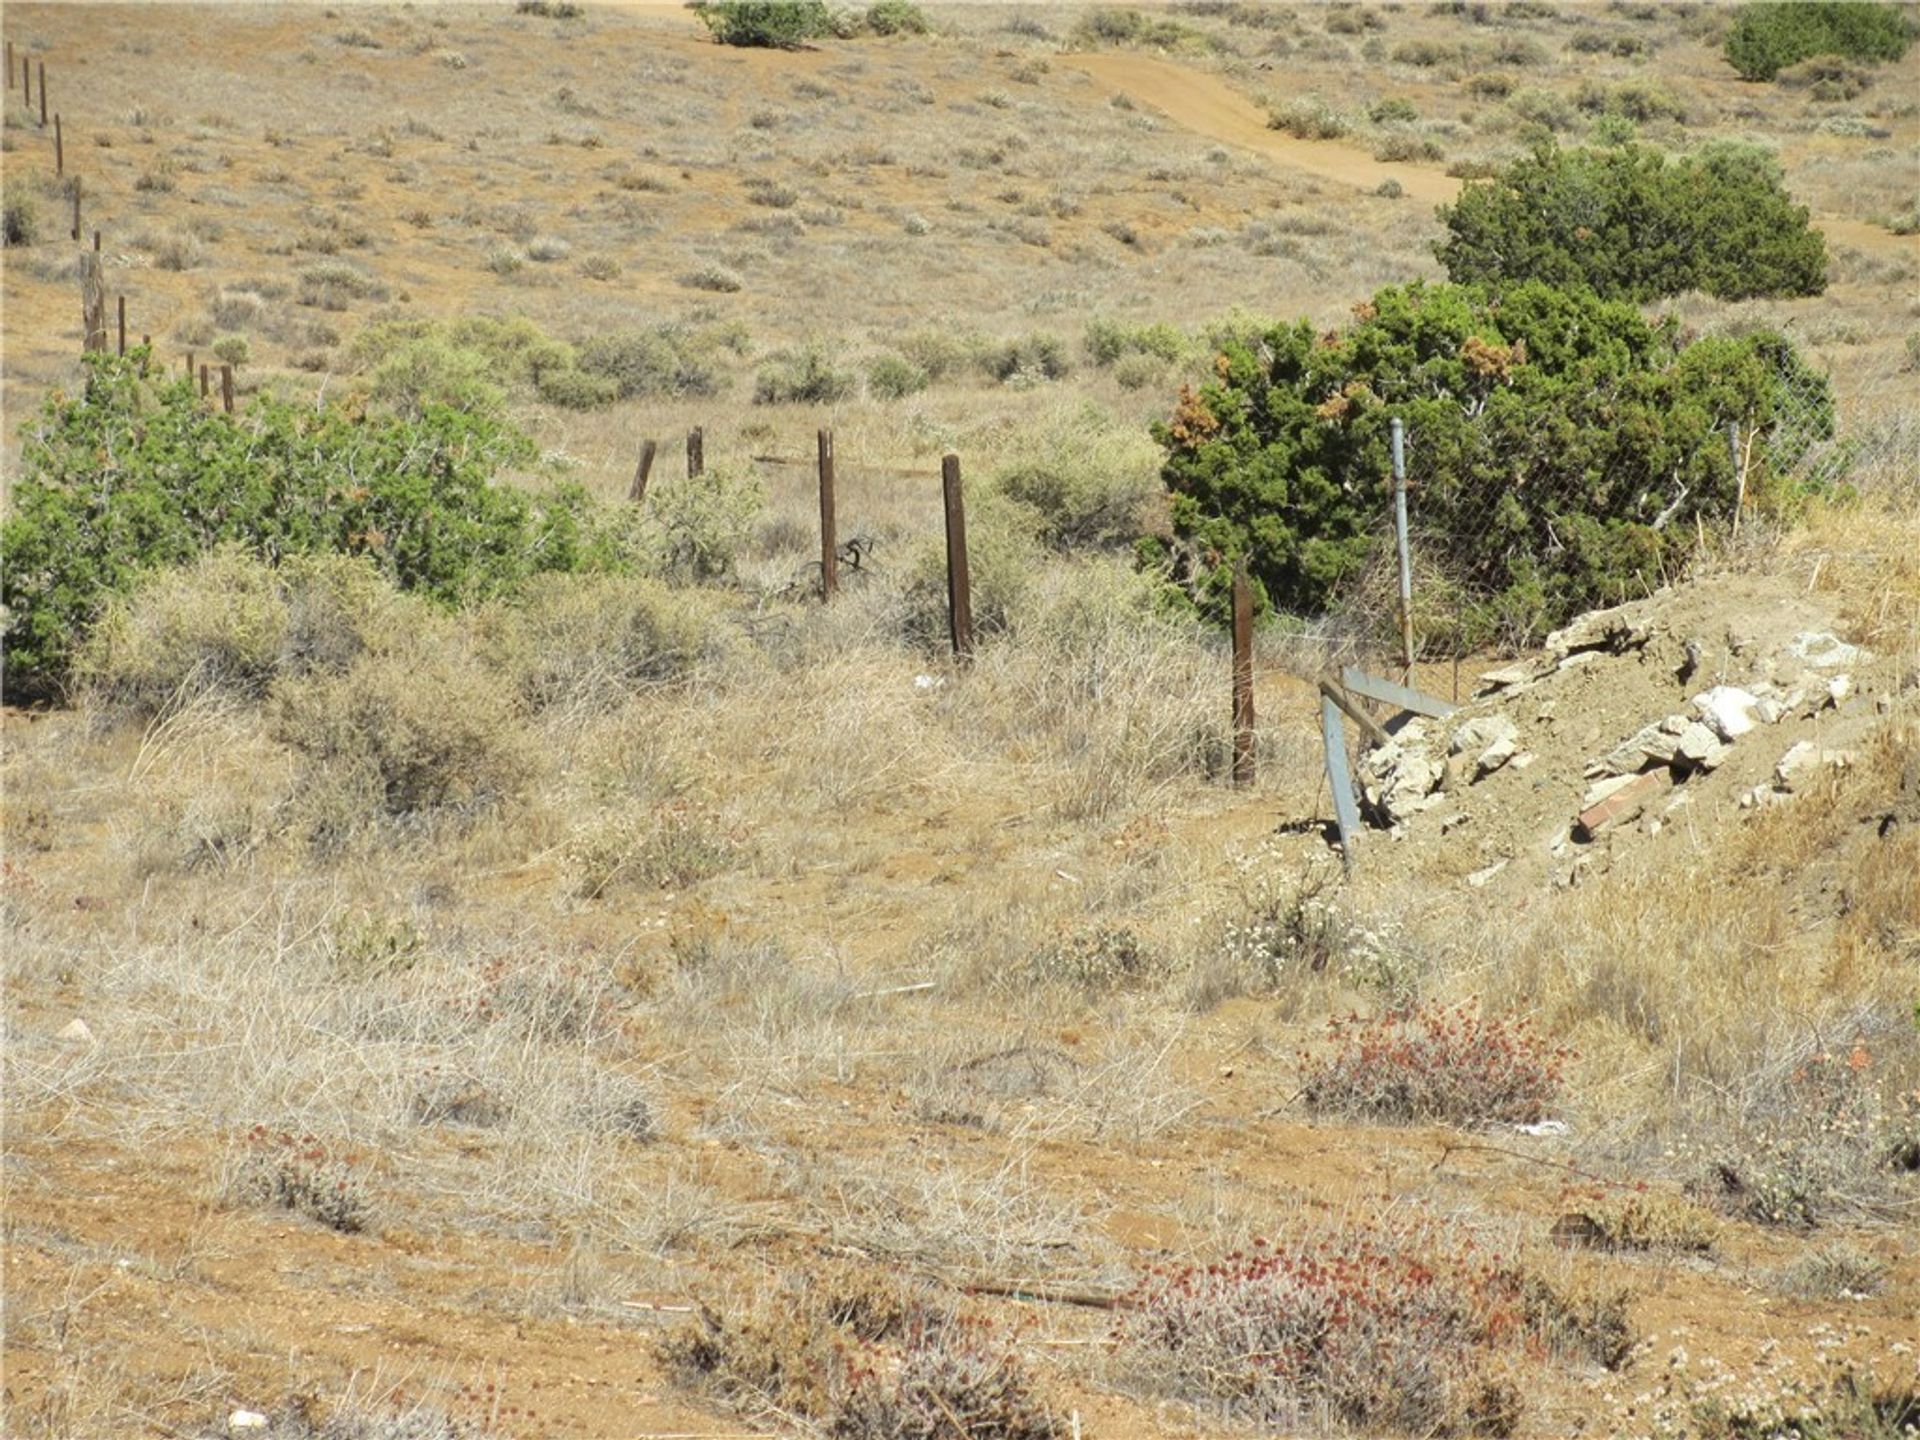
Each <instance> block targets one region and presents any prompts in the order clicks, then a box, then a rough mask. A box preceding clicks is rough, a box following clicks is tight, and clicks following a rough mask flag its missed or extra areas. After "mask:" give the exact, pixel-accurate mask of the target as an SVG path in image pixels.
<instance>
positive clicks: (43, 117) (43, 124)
mask: <svg viewBox="0 0 1920 1440" xmlns="http://www.w3.org/2000/svg"><path fill="white" fill-rule="evenodd" d="M40 128H41V129H42V130H44V129H46V128H47V62H46V61H44V60H42V61H41V62H40Z"/></svg>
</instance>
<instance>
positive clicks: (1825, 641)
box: [1787, 630, 1861, 670]
mask: <svg viewBox="0 0 1920 1440" xmlns="http://www.w3.org/2000/svg"><path fill="white" fill-rule="evenodd" d="M1787 653H1788V654H1789V655H1792V656H1794V657H1795V658H1796V659H1799V660H1803V661H1805V662H1806V663H1807V664H1808V665H1809V666H1811V667H1812V668H1813V669H1815V670H1836V669H1838V668H1839V667H1840V666H1842V665H1852V664H1855V663H1856V662H1857V661H1858V660H1859V659H1860V656H1861V650H1860V647H1859V646H1858V645H1849V644H1847V642H1846V641H1844V640H1842V639H1841V638H1840V637H1839V636H1838V635H1835V634H1834V633H1833V632H1832V631H1831V630H1806V631H1802V632H1801V633H1800V634H1798V635H1796V636H1794V637H1793V640H1792V642H1791V643H1789V644H1788V646H1787Z"/></svg>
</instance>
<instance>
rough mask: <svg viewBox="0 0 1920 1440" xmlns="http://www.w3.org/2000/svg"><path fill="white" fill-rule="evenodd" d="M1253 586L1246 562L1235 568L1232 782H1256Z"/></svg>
mask: <svg viewBox="0 0 1920 1440" xmlns="http://www.w3.org/2000/svg"><path fill="white" fill-rule="evenodd" d="M1253 779H1254V756H1253V586H1252V585H1250V584H1248V583H1247V562H1246V561H1245V560H1242V561H1241V562H1240V563H1239V564H1237V565H1235V566H1234V567H1233V783H1234V785H1235V786H1236V787H1238V788H1240V789H1243V790H1244V789H1245V788H1246V787H1247V786H1249V785H1251V784H1253Z"/></svg>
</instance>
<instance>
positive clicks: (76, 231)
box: [73, 175, 100, 250]
mask: <svg viewBox="0 0 1920 1440" xmlns="http://www.w3.org/2000/svg"><path fill="white" fill-rule="evenodd" d="M94 233H95V234H96V235H97V234H99V232H98V231H95V232H94ZM73 238H74V243H75V244H78V243H79V240H80V177H79V176H78V175H76V176H74V177H73ZM93 248H94V249H96V250H98V249H99V248H100V246H99V245H98V244H97V243H96V244H95V245H94V247H93Z"/></svg>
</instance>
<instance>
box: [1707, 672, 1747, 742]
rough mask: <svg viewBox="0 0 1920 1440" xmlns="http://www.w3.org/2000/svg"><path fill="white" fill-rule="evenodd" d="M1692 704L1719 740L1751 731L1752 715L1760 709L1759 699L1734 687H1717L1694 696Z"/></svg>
mask: <svg viewBox="0 0 1920 1440" xmlns="http://www.w3.org/2000/svg"><path fill="white" fill-rule="evenodd" d="M1693 705H1694V708H1695V709H1696V710H1698V711H1699V712H1700V716H1701V718H1702V719H1703V720H1705V721H1706V722H1707V723H1708V724H1710V725H1712V726H1713V728H1714V729H1715V730H1716V731H1718V732H1719V735H1720V738H1721V739H1722V740H1737V739H1739V738H1740V737H1741V736H1742V735H1744V734H1746V733H1747V732H1748V731H1749V730H1751V729H1753V727H1754V725H1755V723H1756V722H1755V720H1754V718H1753V712H1754V711H1755V710H1757V709H1759V708H1760V697H1759V696H1757V695H1754V694H1752V693H1751V692H1750V691H1746V690H1742V689H1741V688H1740V687H1739V686H1737V685H1716V686H1714V687H1713V689H1711V690H1709V691H1707V692H1706V693H1705V694H1704V695H1696V696H1694V697H1693Z"/></svg>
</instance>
